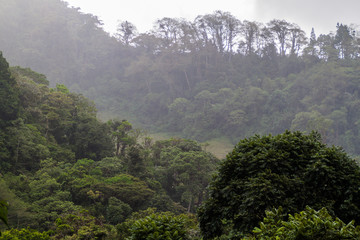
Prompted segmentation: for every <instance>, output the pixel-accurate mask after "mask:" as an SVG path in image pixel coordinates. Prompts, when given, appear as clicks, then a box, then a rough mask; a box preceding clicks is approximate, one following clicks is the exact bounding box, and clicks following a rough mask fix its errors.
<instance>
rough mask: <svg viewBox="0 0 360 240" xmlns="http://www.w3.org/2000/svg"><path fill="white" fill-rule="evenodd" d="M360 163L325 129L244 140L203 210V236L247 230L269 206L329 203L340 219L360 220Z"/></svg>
mask: <svg viewBox="0 0 360 240" xmlns="http://www.w3.org/2000/svg"><path fill="white" fill-rule="evenodd" d="M358 189H360V169H359V166H358V165H357V164H356V163H355V161H354V160H352V159H350V158H349V157H348V156H347V154H346V153H345V152H344V151H343V150H342V149H340V148H336V147H328V146H326V145H325V144H323V143H322V142H321V138H320V135H319V134H317V133H315V132H313V133H311V134H309V135H304V134H302V133H300V132H290V131H286V132H285V133H283V134H280V135H277V136H271V135H269V136H263V137H261V136H254V137H251V138H248V139H244V140H241V141H240V142H239V143H238V144H237V145H236V146H235V148H234V150H233V151H232V152H231V153H230V154H228V155H227V158H226V160H225V161H224V162H222V163H221V165H220V168H219V173H218V175H217V176H216V177H215V178H214V180H213V181H212V182H211V184H210V196H209V198H208V200H207V201H205V203H204V204H203V205H202V206H201V208H200V210H199V220H200V227H201V231H202V233H203V235H204V239H212V238H214V237H217V236H221V235H223V234H226V233H229V232H232V231H234V232H239V233H243V234H245V233H247V232H249V231H251V230H252V229H253V228H254V227H255V226H256V225H257V224H258V223H259V222H260V221H261V220H262V219H263V217H264V216H265V210H267V209H271V208H279V207H280V206H282V207H283V209H284V212H285V213H292V214H293V213H296V212H300V211H302V210H303V209H305V207H306V206H307V205H308V206H310V207H312V208H314V209H320V208H322V207H326V208H327V209H329V211H331V212H332V213H334V215H335V216H337V217H339V218H340V219H342V220H344V221H346V222H349V221H351V220H353V219H354V220H356V221H357V222H360V208H359V207H360V192H359V191H358Z"/></svg>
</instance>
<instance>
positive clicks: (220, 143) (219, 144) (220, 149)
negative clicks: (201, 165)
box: [202, 137, 234, 159]
mask: <svg viewBox="0 0 360 240" xmlns="http://www.w3.org/2000/svg"><path fill="white" fill-rule="evenodd" d="M202 145H203V146H204V147H203V149H204V150H206V151H209V152H211V153H212V154H214V155H215V156H216V157H217V158H219V159H223V158H225V157H226V155H227V154H228V153H229V152H231V151H232V150H233V148H234V144H232V143H231V141H230V139H228V138H226V137H222V138H214V139H211V140H209V141H206V142H205V143H202Z"/></svg>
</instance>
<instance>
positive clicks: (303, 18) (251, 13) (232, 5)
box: [65, 0, 360, 34]
mask: <svg viewBox="0 0 360 240" xmlns="http://www.w3.org/2000/svg"><path fill="white" fill-rule="evenodd" d="M65 1H66V2H68V3H69V4H70V6H74V7H79V8H80V9H81V12H84V13H92V14H94V15H96V16H98V17H99V18H100V19H101V20H102V21H103V23H104V29H105V30H106V31H108V32H115V31H116V25H117V23H118V21H119V20H121V21H124V20H127V21H129V22H131V23H133V24H135V26H136V27H137V28H138V30H139V31H140V32H146V31H148V30H150V29H151V28H152V26H153V23H154V21H155V20H157V19H160V18H163V17H173V18H180V17H182V18H186V19H188V20H191V21H192V20H193V19H194V18H195V17H196V16H198V15H203V14H207V13H212V12H214V11H215V10H222V11H227V12H230V13H231V14H232V15H234V16H235V17H237V18H238V19H240V20H245V19H246V20H251V21H258V22H263V23H266V22H268V21H270V20H272V19H275V18H276V19H285V20H287V21H288V22H291V23H297V24H298V25H299V26H300V27H301V28H302V29H303V30H305V31H306V32H307V33H309V32H310V31H311V28H312V27H314V28H315V32H316V33H317V34H320V33H325V34H327V33H329V32H330V31H335V30H336V28H335V26H336V23H337V22H340V23H344V24H351V23H355V24H360V1H359V0H341V1H338V0H65Z"/></svg>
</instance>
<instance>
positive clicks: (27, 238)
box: [0, 228, 51, 240]
mask: <svg viewBox="0 0 360 240" xmlns="http://www.w3.org/2000/svg"><path fill="white" fill-rule="evenodd" d="M0 239H1V240H33V239H36V240H50V239H51V238H50V236H49V233H48V232H39V231H37V230H35V229H31V228H22V229H10V230H7V231H4V232H3V233H2V235H1V236H0Z"/></svg>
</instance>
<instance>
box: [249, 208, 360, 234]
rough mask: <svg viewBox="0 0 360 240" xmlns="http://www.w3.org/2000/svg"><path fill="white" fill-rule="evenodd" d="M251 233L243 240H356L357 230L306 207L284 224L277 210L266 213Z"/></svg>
mask: <svg viewBox="0 0 360 240" xmlns="http://www.w3.org/2000/svg"><path fill="white" fill-rule="evenodd" d="M253 233H254V236H252V237H249V238H246V239H279V240H281V239H288V240H292V239H294V240H295V239H324V240H330V239H358V238H359V235H360V227H359V226H357V227H355V226H354V221H351V222H349V223H348V224H345V223H344V222H343V221H341V220H340V219H339V218H333V217H332V216H331V215H330V214H329V213H328V211H327V210H326V208H322V209H320V210H319V211H315V210H314V209H312V208H310V207H308V206H307V207H306V209H305V210H304V211H301V212H300V213H295V214H294V215H291V214H289V216H288V218H287V220H284V217H283V214H282V209H281V208H279V209H274V210H272V211H267V212H266V217H265V218H264V220H263V222H260V224H259V227H256V228H255V229H254V230H253Z"/></svg>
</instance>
